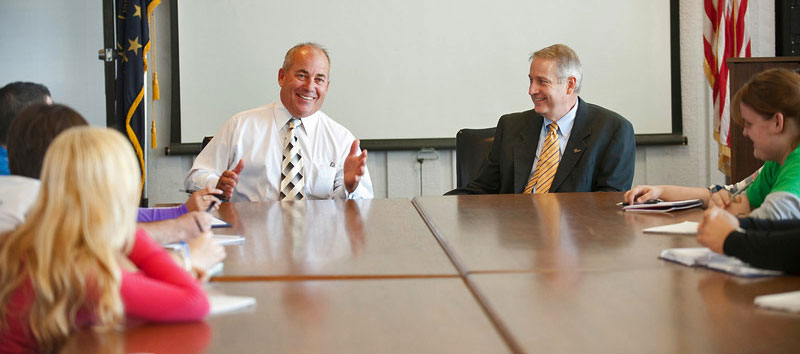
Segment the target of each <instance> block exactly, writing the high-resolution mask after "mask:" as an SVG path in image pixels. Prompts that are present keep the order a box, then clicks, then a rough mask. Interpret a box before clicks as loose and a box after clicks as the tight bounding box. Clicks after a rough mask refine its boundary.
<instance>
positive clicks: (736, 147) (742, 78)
mask: <svg viewBox="0 0 800 354" xmlns="http://www.w3.org/2000/svg"><path fill="white" fill-rule="evenodd" d="M727 61H728V69H729V70H730V97H731V104H733V96H734V94H736V91H738V90H739V88H741V87H742V86H744V84H745V83H747V81H748V80H750V78H751V77H753V76H754V75H756V74H758V73H760V72H762V71H764V70H767V69H771V68H787V69H792V70H794V69H798V68H800V57H776V58H728V59H727ZM730 132H731V137H730V139H731V175H730V176H727V177H728V178H729V182H730V183H736V182H739V181H741V180H743V179H745V178H746V177H747V176H749V175H751V174H752V173H753V172H755V170H757V169H758V168H759V167H761V165H763V164H764V161H761V160H758V159H756V158H755V157H753V143H752V142H751V141H750V139H748V138H746V137H744V136H743V135H742V126H741V125H739V123H736V122H734V121H733V118H731V128H730Z"/></svg>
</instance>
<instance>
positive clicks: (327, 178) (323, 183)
mask: <svg viewBox="0 0 800 354" xmlns="http://www.w3.org/2000/svg"><path fill="white" fill-rule="evenodd" d="M312 169H313V170H314V176H315V178H314V182H313V184H312V185H310V186H309V187H311V188H310V192H311V197H313V199H330V198H331V196H332V195H333V184H334V181H335V179H336V168H335V167H331V166H330V165H328V164H314V165H313V166H312Z"/></svg>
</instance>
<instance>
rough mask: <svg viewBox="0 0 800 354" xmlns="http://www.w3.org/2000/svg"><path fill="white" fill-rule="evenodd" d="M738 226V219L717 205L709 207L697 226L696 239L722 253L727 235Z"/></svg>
mask: <svg viewBox="0 0 800 354" xmlns="http://www.w3.org/2000/svg"><path fill="white" fill-rule="evenodd" d="M737 227H739V219H737V218H736V217H735V216H733V214H731V213H729V212H727V211H725V210H723V209H720V208H718V207H710V208H708V210H706V212H705V213H704V214H703V220H701V221H700V225H699V226H698V227H697V241H698V242H700V244H702V245H703V246H706V247H708V248H710V249H711V250H712V251H714V252H717V253H723V245H724V244H725V239H727V238H728V235H729V234H730V233H731V232H732V231H734V230H736V228H737Z"/></svg>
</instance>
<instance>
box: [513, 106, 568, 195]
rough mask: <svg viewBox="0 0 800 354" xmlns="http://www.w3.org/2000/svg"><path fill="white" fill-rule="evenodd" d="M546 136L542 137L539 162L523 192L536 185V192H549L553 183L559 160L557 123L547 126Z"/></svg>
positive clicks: (527, 192)
mask: <svg viewBox="0 0 800 354" xmlns="http://www.w3.org/2000/svg"><path fill="white" fill-rule="evenodd" d="M547 128H548V129H549V130H548V131H547V136H546V137H545V138H544V144H543V145H542V152H541V153H539V163H537V164H536V170H534V171H533V176H531V179H529V180H528V184H526V185H525V190H524V191H523V192H522V193H524V194H530V193H531V191H533V187H536V192H535V193H536V194H539V193H548V192H550V185H552V184H553V176H555V175H556V170H557V169H558V161H560V160H561V149H559V145H558V124H556V123H555V122H553V123H550V125H548V126H547Z"/></svg>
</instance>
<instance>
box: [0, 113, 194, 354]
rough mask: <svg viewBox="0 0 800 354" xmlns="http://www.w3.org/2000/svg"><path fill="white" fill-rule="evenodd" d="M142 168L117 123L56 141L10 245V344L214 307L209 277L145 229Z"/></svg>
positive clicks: (34, 344) (1, 294)
mask: <svg viewBox="0 0 800 354" xmlns="http://www.w3.org/2000/svg"><path fill="white" fill-rule="evenodd" d="M138 176H139V166H138V165H137V163H136V160H135V158H134V155H133V150H132V149H131V147H130V144H129V143H128V142H127V141H126V140H125V139H124V138H123V137H122V135H121V134H119V133H118V132H116V131H113V130H111V129H104V128H91V127H79V128H71V129H69V130H67V131H65V132H63V133H61V134H60V135H59V136H58V137H57V138H56V139H55V140H54V141H53V143H52V144H51V146H50V147H49V149H48V150H47V154H46V155H45V161H44V166H43V168H42V173H41V182H42V185H41V191H40V193H39V196H38V198H37V200H36V202H35V204H34V206H33V208H32V209H31V211H30V212H29V214H28V217H27V219H26V221H25V223H23V224H22V225H21V226H20V227H19V228H18V229H17V230H15V231H14V232H12V233H11V234H9V235H8V236H6V238H5V240H4V241H3V244H2V245H0V321H1V323H0V352H29V351H42V352H50V351H54V350H56V349H57V348H58V347H59V346H60V345H61V344H63V343H64V341H65V340H66V339H67V338H68V336H69V335H70V333H72V332H73V331H74V330H75V329H76V328H79V327H82V326H89V325H90V326H93V327H94V328H95V329H97V330H111V329H119V328H121V325H122V324H123V320H124V317H125V316H126V315H127V316H132V317H137V318H140V319H143V320H149V321H192V320H199V319H202V318H203V316H205V314H206V313H207V312H208V307H209V305H208V299H207V298H206V296H205V293H204V292H203V290H202V288H201V287H200V285H199V283H197V281H196V280H194V279H193V278H192V277H191V276H189V274H188V273H186V272H184V271H183V270H182V269H181V268H179V267H178V266H177V265H176V264H175V263H174V262H173V261H172V260H171V258H170V257H169V255H167V253H166V252H165V251H164V250H163V249H161V248H160V247H159V246H158V245H157V244H156V243H155V242H153V241H152V240H151V239H150V238H149V237H148V236H147V234H146V233H145V232H143V231H139V232H136V230H135V225H136V213H137V207H136V206H137V204H138V201H139V193H140V186H139V177H138ZM126 256H127V257H126ZM130 263H133V265H134V266H135V268H136V269H138V270H137V271H128V270H123V267H125V268H129V269H132V268H133V267H130ZM125 264H127V266H126V265H125Z"/></svg>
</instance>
